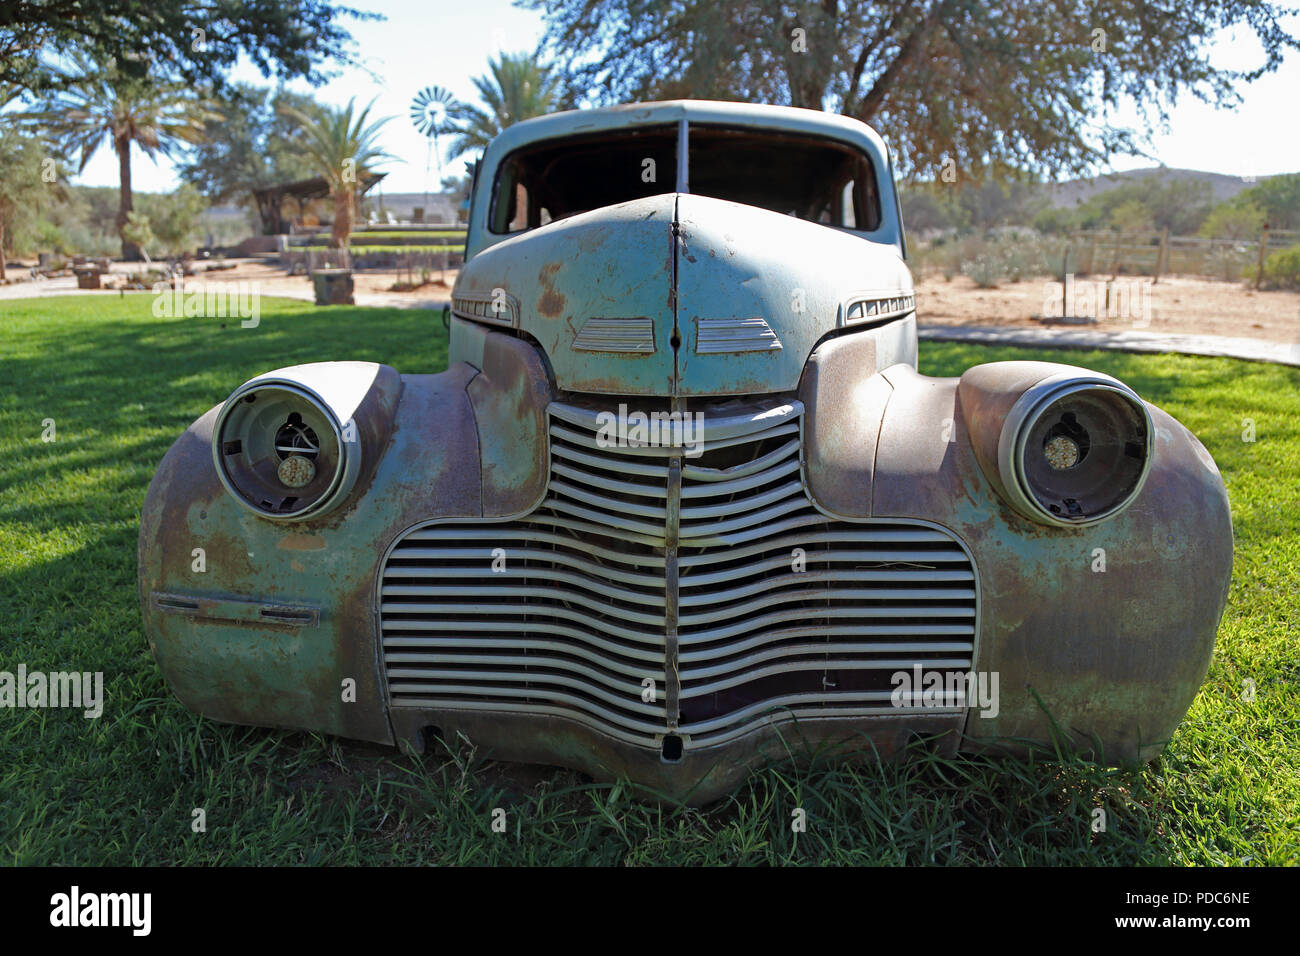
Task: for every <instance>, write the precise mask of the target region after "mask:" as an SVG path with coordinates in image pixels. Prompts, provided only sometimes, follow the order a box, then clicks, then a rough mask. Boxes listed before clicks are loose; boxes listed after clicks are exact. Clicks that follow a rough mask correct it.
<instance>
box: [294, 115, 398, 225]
mask: <svg viewBox="0 0 1300 956" xmlns="http://www.w3.org/2000/svg"><path fill="white" fill-rule="evenodd" d="M353 104H354V101H353V100H349V101H348V105H347V106H345V107H344V108H343V109H341V110H336V109H331V108H329V107H321V108H320V109H319V110H317V111H314V112H305V111H303V110H300V109H296V108H294V107H285V108H284V113H285V115H286V116H288V117H289V118H291V119H293V120H294V121H295V122H297V123H298V125H299V126H300V127H301V129H302V132H303V134H304V144H303V149H304V152H305V153H306V155H307V157H308V158H309V159H310V160H311V162H312V165H313V167H314V168H315V172H316V174H317V175H318V176H322V177H324V179H325V181H326V183H328V184H329V190H330V195H331V198H332V199H333V202H334V226H333V228H332V229H331V231H330V238H331V242H332V245H333V246H334V248H335V249H342V248H344V247H346V246H347V242H348V236H349V235H351V233H352V223H353V221H354V220H355V218H356V214H357V199H358V187H359V185H360V183H361V182H363V181H364V180H365V178H366V176H367V174H369V173H371V172H373V170H374V167H375V166H376V165H377V164H379V163H382V162H383V161H384V160H387V159H392V157H391V156H389V155H388V153H385V152H384V151H383V150H382V149H380V148H379V146H378V145H377V144H376V142H375V140H376V139H377V138H378V136H379V131H380V129H381V128H382V127H383V125H384V124H385V123H387V122H388V121H389V120H391V119H392V117H391V116H385V117H382V118H380V119H377V120H375V121H374V122H369V119H370V110H371V108H372V107H373V106H374V103H373V102H372V103H371V104H370V105H369V106H367V107H366V108H365V109H364V110H362V111H361V112H360V113H359V114H357V113H355V109H354V105H353Z"/></svg>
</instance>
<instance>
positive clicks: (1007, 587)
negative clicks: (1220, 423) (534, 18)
mask: <svg viewBox="0 0 1300 956" xmlns="http://www.w3.org/2000/svg"><path fill="white" fill-rule="evenodd" d="M465 259H466V262H465V265H464V267H463V269H462V270H461V271H460V273H459V276H458V277H457V280H456V283H455V288H454V290H453V292H452V300H451V304H450V309H449V313H450V314H449V315H447V314H446V313H444V321H445V322H447V323H448V324H449V327H450V363H449V367H448V368H447V369H446V370H445V371H443V372H440V373H439V374H418V375H415V374H408V375H401V374H399V373H398V372H397V371H395V370H394V369H392V368H390V367H388V366H385V365H376V364H372V363H365V362H347V361H339V362H323V363H318V364H312V365H303V366H298V367H294V368H283V369H279V370H278V371H273V372H268V373H267V374H265V375H260V376H258V377H257V378H254V379H252V380H251V381H248V382H245V383H244V384H243V385H240V386H239V387H238V388H236V389H235V390H234V391H233V392H232V393H231V394H230V396H229V398H227V399H226V400H225V402H223V403H222V404H219V405H217V406H216V407H214V408H212V409H211V410H210V411H208V412H207V413H206V414H204V415H203V416H202V417H201V418H199V419H198V421H196V422H195V423H194V424H193V425H192V426H191V427H190V428H189V430H188V431H186V432H185V434H184V435H182V436H181V437H180V438H179V439H178V441H177V442H176V444H175V445H174V446H173V447H172V448H171V450H170V451H169V452H168V453H167V456H166V457H165V458H164V460H163V462H162V464H161V466H160V468H159V470H158V473H157V475H156V477H155V478H154V480H153V483H152V485H151V486H150V489H149V494H148V499H147V502H146V504H145V508H144V514H143V518H142V521H141V530H140V600H141V604H142V607H143V614H144V623H145V631H146V633H147V635H148V639H149V643H150V646H151V647H152V649H153V651H154V653H155V655H156V657H157V660H158V664H159V666H160V668H161V670H162V673H163V674H164V675H165V677H166V680H167V683H168V685H169V686H170V688H171V690H172V691H173V692H174V693H175V694H176V696H177V697H178V698H179V699H180V700H181V701H182V702H184V704H185V705H186V706H187V707H189V708H191V709H192V710H194V711H195V712H197V713H199V714H202V715H204V716H206V717H210V718H212V719H214V720H219V721H226V722H231V723H236V724H251V725H263V726H270V727H283V728H297V729H303V730H311V731H319V732H324V733H329V734H336V735H339V736H342V737H347V738H355V739H359V740H365V741H376V742H380V743H385V744H403V743H405V744H409V745H410V746H411V747H414V748H415V749H416V750H417V751H422V750H423V748H424V747H425V746H426V741H427V740H429V739H431V735H436V736H437V737H439V738H440V739H442V740H444V741H460V742H461V743H460V744H458V745H462V746H463V742H464V741H469V742H471V743H472V744H473V745H474V746H476V747H477V748H479V752H480V753H482V754H485V755H490V756H493V757H496V758H500V759H505V760H514V761H527V762H533V763H545V764H552V765H561V766H566V767H570V768H575V769H578V770H580V771H583V772H586V773H588V774H590V775H592V776H593V777H595V778H597V779H601V780H609V779H614V778H627V779H629V780H631V781H632V782H633V783H634V784H635V785H637V787H638V788H639V789H640V790H641V791H642V792H653V793H660V794H664V795H667V796H669V797H672V798H676V799H687V800H690V801H692V802H696V803H700V802H705V801H708V800H711V799H714V798H716V797H717V796H719V795H721V794H724V793H725V792H727V790H728V789H729V788H731V787H733V786H734V785H735V784H736V783H737V782H738V781H740V780H741V779H743V777H744V776H745V774H746V773H747V772H748V771H749V770H750V769H751V768H752V767H754V766H756V765H758V764H761V763H762V762H764V761H770V760H773V759H777V758H780V759H785V758H786V757H787V755H794V757H795V759H806V755H807V754H809V753H813V752H818V751H822V752H827V751H833V752H835V753H839V754H844V755H846V756H849V755H858V754H874V755H879V756H881V757H886V758H888V757H890V756H893V755H898V754H901V753H903V752H904V751H905V749H906V750H907V751H909V752H910V750H911V749H912V748H910V747H909V744H911V743H912V742H913V741H917V740H924V741H928V743H927V744H925V746H928V747H937V748H939V749H940V750H942V751H943V752H945V753H952V752H956V751H958V750H963V749H964V750H973V749H978V748H988V747H991V746H1006V747H1010V748H1013V749H1014V748H1024V747H1026V746H1031V745H1033V744H1034V743H1042V744H1048V743H1052V742H1053V741H1054V740H1056V741H1058V742H1065V743H1067V744H1070V745H1073V746H1075V747H1076V748H1079V749H1081V750H1083V751H1084V752H1086V753H1088V754H1090V755H1092V756H1093V757H1094V758H1095V759H1099V760H1106V761H1110V762H1124V761H1133V760H1142V759H1149V758H1150V757H1152V756H1153V755H1155V754H1156V753H1158V752H1159V751H1160V749H1161V748H1162V747H1163V745H1164V744H1165V742H1166V741H1168V739H1169V738H1170V736H1171V734H1172V733H1173V731H1174V729H1175V727H1176V726H1177V725H1178V722H1179V721H1180V720H1181V719H1182V717H1183V715H1184V713H1185V712H1186V710H1187V708H1188V707H1189V705H1190V703H1191V701H1192V699H1193V697H1194V696H1195V694H1196V692H1197V689H1198V687H1199V685H1200V683H1201V681H1202V679H1203V678H1204V676H1205V673H1206V669H1207V667H1208V665H1209V662H1210V656H1211V652H1212V650H1213V646H1214V638H1215V631H1216V628H1217V626H1218V622H1219V619H1220V616H1221V614H1222V611H1223V607H1224V602H1225V600H1226V594H1227V587H1228V581H1229V577H1230V572H1231V560H1232V527H1231V521H1230V517H1229V510H1228V502H1227V497H1226V493H1225V490H1224V485H1223V482H1222V480H1221V478H1220V476H1219V473H1218V471H1217V469H1216V467H1215V464H1214V462H1213V460H1212V459H1211V457H1210V455H1209V454H1208V453H1207V452H1206V450H1205V448H1204V447H1203V446H1202V445H1201V443H1200V442H1199V441H1197V439H1196V437H1195V436H1194V435H1192V434H1191V432H1189V431H1188V430H1187V429H1186V428H1184V427H1183V426H1182V425H1180V424H1179V423H1178V422H1176V421H1174V420H1173V419H1172V418H1171V417H1170V416H1169V415H1167V414H1165V413H1164V412H1163V411H1161V410H1160V409H1158V408H1156V407H1154V406H1152V405H1149V404H1147V403H1146V402H1144V401H1142V400H1141V399H1140V398H1139V397H1138V396H1137V395H1136V394H1135V393H1134V392H1133V390H1132V389H1130V388H1129V387H1127V386H1126V385H1124V384H1122V383H1121V382H1119V381H1116V380H1115V379H1114V378H1112V377H1110V376H1108V375H1103V374H1098V373H1096V372H1091V371H1088V370H1086V369H1083V368H1076V367H1072V366H1069V365H1058V364H1051V363H1043V362H1029V361H1017V362H996V363H991V364H985V365H978V366H975V367H974V368H971V369H969V370H968V371H967V372H966V373H965V374H964V375H962V376H961V377H960V378H931V377H927V376H925V375H921V374H918V372H917V327H916V314H917V303H916V298H915V293H914V289H913V283H912V278H911V275H910V273H909V271H908V268H907V265H906V264H905V246H904V237H903V226H902V223H901V220H900V216H899V206H898V197H897V193H896V190H895V187H894V180H893V173H892V170H891V165H890V159H889V153H888V151H887V149H886V147H885V144H884V143H883V142H882V140H881V139H880V137H879V136H877V134H876V133H874V132H873V131H872V130H871V129H869V128H868V127H867V126H865V125H863V124H862V123H859V122H856V121H853V120H850V119H847V118H845V117H842V116H835V115H829V114H825V113H820V112H815V111H810V110H801V109H788V108H779V107H762V106H749V105H741V104H733V103H712V102H699V101H691V102H665V103H651V104H639V105H632V106H623V107H615V108H609V109H593V110H581V111H574V112H567V113H559V114H555V115H551V116H546V117H543V118H539V119H533V120H529V121H527V122H522V123H519V124H517V125H515V126H512V127H511V128H509V129H508V130H507V131H505V132H504V133H502V134H501V135H500V136H499V137H497V139H496V140H495V141H493V142H492V144H491V145H490V146H489V147H488V149H487V150H486V153H485V155H484V156H483V158H482V160H481V162H480V163H479V164H478V166H477V169H476V175H475V182H474V189H473V199H472V205H471V212H470V216H469V225H468V233H467V239H466V248H465ZM436 322H437V317H436V314H435V315H434V316H433V317H432V318H431V322H430V329H429V333H430V335H434V334H435V333H437V332H438V331H440V330H438V329H437V328H436V325H435V323H436Z"/></svg>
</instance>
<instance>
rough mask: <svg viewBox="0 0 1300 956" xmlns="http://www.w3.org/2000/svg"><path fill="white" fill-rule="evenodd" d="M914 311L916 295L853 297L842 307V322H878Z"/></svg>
mask: <svg viewBox="0 0 1300 956" xmlns="http://www.w3.org/2000/svg"><path fill="white" fill-rule="evenodd" d="M915 311H916V296H915V295H913V294H910V293H909V294H907V295H892V296H878V297H872V298H859V299H854V300H853V301H852V302H850V303H849V305H848V306H847V307H846V308H845V309H844V322H845V323H850V322H879V321H881V320H883V319H897V318H901V317H902V316H904V315H908V314H909V313H911V312H915Z"/></svg>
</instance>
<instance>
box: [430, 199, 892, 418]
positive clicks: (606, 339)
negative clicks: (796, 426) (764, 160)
mask: <svg viewBox="0 0 1300 956" xmlns="http://www.w3.org/2000/svg"><path fill="white" fill-rule="evenodd" d="M452 299H453V310H454V312H455V313H456V314H457V315H459V316H461V317H462V318H466V319H469V320H471V321H476V322H481V323H484V324H488V325H499V326H507V327H512V328H516V329H518V330H519V331H520V332H523V333H526V334H527V335H528V336H530V337H531V338H532V339H534V340H535V341H536V342H537V344H538V345H540V347H541V348H542V349H543V351H545V353H546V355H547V358H548V360H549V361H550V364H551V368H552V370H553V372H554V375H555V380H556V386H557V387H558V388H561V389H565V390H569V391H575V392H594V393H605V394H617V395H651V396H673V395H677V396H705V395H738V394H763V393H771V392H786V391H791V390H793V389H794V388H795V387H796V386H797V385H798V382H799V377H800V375H801V374H802V371H803V367H804V364H805V362H806V361H807V358H808V355H809V354H810V353H811V351H812V349H813V347H814V346H815V345H816V344H817V342H818V341H820V340H821V339H822V338H823V337H825V336H826V335H828V334H830V333H833V332H835V331H836V330H837V329H840V328H843V327H844V326H846V325H848V324H850V323H851V322H852V321H854V320H853V319H850V310H851V307H852V306H853V304H854V303H855V302H870V303H872V306H871V307H870V308H869V309H864V310H863V311H864V312H869V313H870V314H869V315H865V314H864V315H863V316H862V317H861V319H860V320H859V321H862V322H863V323H864V324H872V323H879V322H885V321H889V320H890V319H892V318H896V317H899V316H901V315H905V314H907V312H909V311H910V309H911V304H912V302H913V287H912V278H911V274H910V273H909V272H908V269H907V267H906V265H905V264H904V263H903V261H902V259H901V258H900V257H899V254H898V251H897V249H896V248H895V247H894V246H891V245H882V244H879V243H875V242H871V241H870V240H867V239H864V238H862V237H861V236H858V235H854V234H852V233H849V232H844V231H840V230H836V229H832V228H829V227H827V226H822V225H818V224H816V223H811V222H805V221H803V220H799V219H795V218H793V217H790V216H784V215H781V214H779V213H775V212H770V211H768V210H765V209H759V208H757V207H754V206H745V205H741V204H739V203H732V202H727V201H725V200H720V199H713V198H710V197H706V196H696V195H689V194H672V193H669V194H664V195H661V196H651V197H648V198H645V199H639V200H635V201H633V202H627V203H621V204H619V205H616V206H610V207H606V208H603V209H598V210H593V211H591V212H587V213H583V214H580V215H577V216H573V217H571V218H568V219H565V220H562V221H558V222H553V223H549V224H547V225H545V226H542V227H540V228H537V229H534V230H531V231H529V232H527V233H524V234H522V235H519V236H516V237H513V238H511V239H508V240H506V241H504V242H501V243H498V244H496V245H494V246H492V247H491V248H489V249H486V250H484V251H483V252H481V253H479V254H478V255H476V256H474V257H473V258H472V259H471V260H470V261H469V262H468V263H466V265H465V266H464V268H463V269H462V270H461V273H460V275H459V277H458V278H457V281H456V287H455V290H454V291H453V296H452ZM854 311H855V312H856V310H854ZM452 357H453V360H454V359H455V358H457V356H455V355H453V356H452Z"/></svg>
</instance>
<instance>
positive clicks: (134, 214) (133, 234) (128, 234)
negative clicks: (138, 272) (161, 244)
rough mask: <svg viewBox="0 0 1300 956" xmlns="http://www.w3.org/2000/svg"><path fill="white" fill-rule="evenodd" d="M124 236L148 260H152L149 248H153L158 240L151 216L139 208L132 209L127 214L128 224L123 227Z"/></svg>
mask: <svg viewBox="0 0 1300 956" xmlns="http://www.w3.org/2000/svg"><path fill="white" fill-rule="evenodd" d="M122 238H123V239H124V240H125V241H127V242H129V243H131V245H133V246H135V247H136V248H137V249H139V250H140V255H142V256H143V257H144V260H145V261H146V262H149V261H151V260H150V258H149V250H150V249H151V248H153V245H154V243H155V242H156V240H155V239H154V234H153V226H152V225H151V224H150V222H149V217H148V216H146V215H145V214H144V213H143V212H141V211H140V210H138V209H132V210H131V211H130V212H129V213H127V214H126V225H125V226H123V227H122Z"/></svg>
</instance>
